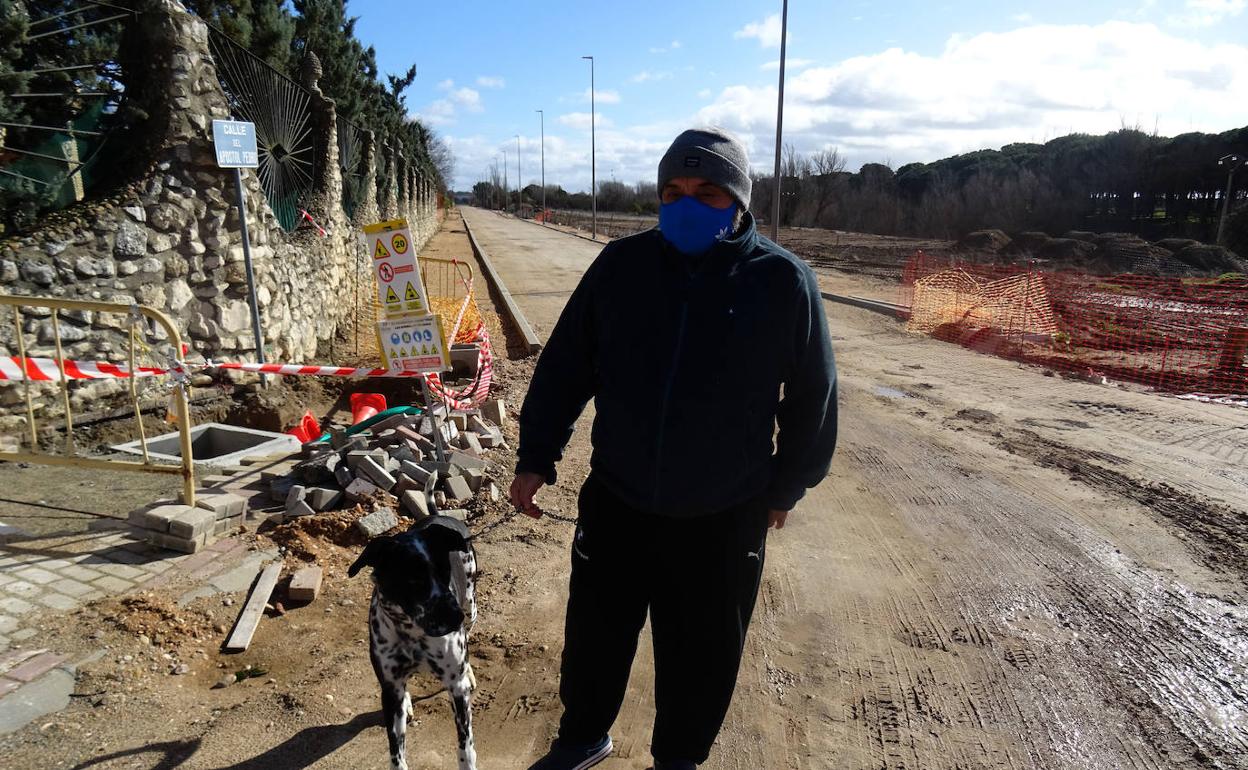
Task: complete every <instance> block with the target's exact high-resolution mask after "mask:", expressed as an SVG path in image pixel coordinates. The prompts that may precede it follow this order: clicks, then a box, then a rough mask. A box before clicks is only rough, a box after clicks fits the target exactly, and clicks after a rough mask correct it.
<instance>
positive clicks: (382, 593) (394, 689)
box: [347, 516, 477, 770]
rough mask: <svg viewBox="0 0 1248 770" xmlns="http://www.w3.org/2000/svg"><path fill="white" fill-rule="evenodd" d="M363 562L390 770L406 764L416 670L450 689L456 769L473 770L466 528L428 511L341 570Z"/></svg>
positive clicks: (470, 557) (472, 568) (471, 602)
mask: <svg viewBox="0 0 1248 770" xmlns="http://www.w3.org/2000/svg"><path fill="white" fill-rule="evenodd" d="M364 567H372V568H373V582H374V583H375V587H374V588H373V599H372V602H371V603H370V604H369V608H368V628H369V634H368V640H369V657H370V658H371V659H372V661H373V671H374V672H375V673H376V674H377V681H378V682H379V683H380V684H381V707H382V712H383V714H384V719H385V721H386V734H387V737H388V738H389V739H390V762H391V768H392V770H407V759H406V756H405V752H406V734H407V722H408V720H409V719H410V718H411V715H412V699H411V696H410V695H409V694H408V692H407V679H408V677H409V676H411V675H412V674H413V673H416V672H418V671H426V672H429V673H431V674H433V675H434V676H436V677H438V678H439V679H441V680H442V685H443V686H444V687H445V688H446V690H447V692H448V693H450V696H451V708H452V709H453V710H454V712H455V729H456V732H457V733H458V735H459V768H460V770H476V767H477V752H476V749H475V748H474V747H473V742H472V690H473V689H475V687H476V679H475V677H474V676H473V673H472V665H471V664H470V663H469V662H468V633H469V631H471V630H472V626H473V623H475V622H476V620H477V603H476V599H475V597H474V583H475V582H476V574H477V560H476V555H475V553H474V552H473V550H472V546H471V545H470V544H469V543H468V528H467V527H466V526H464V524H463V523H462V522H459V521H456V520H455V519H451V518H448V517H446V516H429V517H427V518H425V519H422V520H421V521H420V522H418V523H417V524H415V525H414V526H412V528H411V529H409V530H408V531H407V532H404V533H403V534H401V535H396V536H394V537H378V538H374V539H373V540H370V541H369V543H368V545H367V546H365V548H364V552H363V553H361V554H360V558H358V559H356V561H355V563H354V564H352V565H351V568H350V569H349V570H348V571H347V574H348V575H349V576H351V577H355V575H356V573H358V572H359V571H360V570H361V569H363V568H364Z"/></svg>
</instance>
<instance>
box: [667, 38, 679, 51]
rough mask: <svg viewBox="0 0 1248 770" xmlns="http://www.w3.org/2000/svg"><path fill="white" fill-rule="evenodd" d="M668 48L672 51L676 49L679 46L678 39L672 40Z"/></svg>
mask: <svg viewBox="0 0 1248 770" xmlns="http://www.w3.org/2000/svg"><path fill="white" fill-rule="evenodd" d="M669 48H671V49H672V50H673V51H674V50H676V49H677V48H680V41H679V40H673V41H672V44H671V45H670V46H669Z"/></svg>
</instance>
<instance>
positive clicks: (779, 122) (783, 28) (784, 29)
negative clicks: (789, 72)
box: [771, 0, 789, 243]
mask: <svg viewBox="0 0 1248 770" xmlns="http://www.w3.org/2000/svg"><path fill="white" fill-rule="evenodd" d="M788 33H789V0H784V8H783V11H782V12H781V16H780V96H779V97H778V98H777V99H776V168H775V171H774V177H773V178H774V179H775V182H776V189H775V192H774V193H773V194H772V201H771V240H773V241H775V242H776V243H779V242H780V142H781V141H782V136H783V133H784V53H785V44H786V43H787V42H788V37H789V34H788Z"/></svg>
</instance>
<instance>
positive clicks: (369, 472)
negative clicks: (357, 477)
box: [357, 457, 395, 492]
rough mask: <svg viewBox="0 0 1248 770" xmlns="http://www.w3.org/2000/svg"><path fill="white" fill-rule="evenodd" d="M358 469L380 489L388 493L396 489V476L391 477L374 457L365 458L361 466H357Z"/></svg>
mask: <svg viewBox="0 0 1248 770" xmlns="http://www.w3.org/2000/svg"><path fill="white" fill-rule="evenodd" d="M357 469H358V470H359V472H360V473H361V474H363V475H364V476H366V477H368V480H369V481H371V482H373V483H374V484H376V485H377V486H378V487H379V488H380V489H384V490H386V491H387V492H389V491H390V490H391V489H394V483H395V479H394V476H392V475H390V472H389V471H387V470H386V469H385V468H384V467H382V465H381V464H379V463H378V462H377V461H376V460H374V459H373V458H372V457H365V458H364V459H362V460H361V461H360V464H359V465H358V466H357Z"/></svg>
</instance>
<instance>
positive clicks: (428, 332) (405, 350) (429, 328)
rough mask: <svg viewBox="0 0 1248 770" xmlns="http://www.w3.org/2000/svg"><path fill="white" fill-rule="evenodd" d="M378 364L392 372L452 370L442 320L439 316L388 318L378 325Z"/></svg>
mask: <svg viewBox="0 0 1248 770" xmlns="http://www.w3.org/2000/svg"><path fill="white" fill-rule="evenodd" d="M377 336H378V339H379V340H380V341H381V365H382V367H383V368H386V369H390V370H391V371H395V370H397V371H404V372H422V373H429V372H444V371H447V370H449V369H450V368H451V359H450V355H449V353H448V352H447V345H446V335H445V333H444V332H443V330H442V318H441V317H440V316H438V315H419V316H407V317H403V318H388V319H386V320H383V321H378V322H377Z"/></svg>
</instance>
